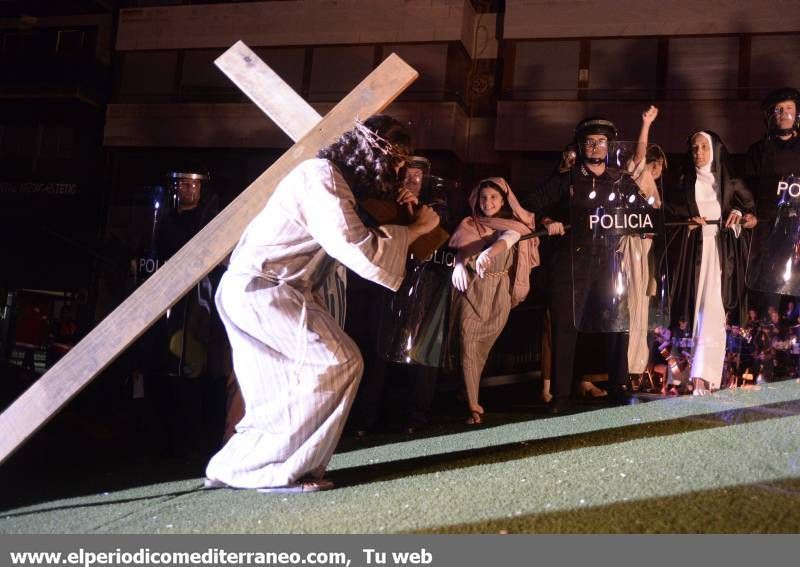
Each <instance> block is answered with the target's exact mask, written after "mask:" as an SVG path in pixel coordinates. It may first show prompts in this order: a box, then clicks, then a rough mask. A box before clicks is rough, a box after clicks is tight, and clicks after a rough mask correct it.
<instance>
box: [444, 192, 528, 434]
mask: <svg viewBox="0 0 800 567" xmlns="http://www.w3.org/2000/svg"><path fill="white" fill-rule="evenodd" d="M469 203H470V207H471V209H472V215H471V216H469V217H467V218H465V219H464V220H462V221H461V224H460V225H459V226H458V228H457V229H456V231H455V233H454V234H453V236H452V238H451V239H450V246H452V247H453V248H456V249H457V251H458V252H457V254H456V265H455V267H454V269H453V285H454V286H455V288H456V289H457V290H458V292H459V293H458V295H457V296H456V301H455V303H456V312H457V317H458V322H459V331H460V336H459V338H460V347H461V366H462V370H463V373H464V386H465V387H466V391H467V402H468V404H469V412H470V417H469V419H468V420H467V423H468V424H473V425H474V424H479V423H481V422H482V421H483V407H481V405H480V404H479V403H478V390H479V386H480V380H481V374H482V372H483V367H484V365H485V364H486V359H487V357H488V356H489V351H490V350H491V349H492V346H493V345H494V343H495V341H496V340H497V337H498V336H500V332H501V331H502V330H503V327H505V324H506V321H508V314H509V312H510V311H511V309H512V308H513V307H515V306H516V305H517V304H519V303H521V302H522V301H524V300H525V297H527V295H528V291H529V289H530V271H531V269H532V268H533V267H535V266H538V265H539V242H538V240H537V239H530V240H523V241H519V238H520V236H522V235H523V234H527V233H529V232H531V231H532V230H533V227H534V217H533V213H531V212H530V211H527V210H525V209H524V208H522V205H520V204H519V202H518V201H517V198H516V197H515V196H514V193H513V192H512V191H511V188H510V187H509V186H508V183H506V181H505V179H503V178H500V177H491V178H489V179H484V180H483V181H481V182H480V183H478V185H477V186H476V187H475V188H474V189H473V190H472V193H471V194H470V197H469ZM517 242H519V244H518V245H517V246H515V244H517Z"/></svg>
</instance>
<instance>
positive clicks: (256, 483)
mask: <svg viewBox="0 0 800 567" xmlns="http://www.w3.org/2000/svg"><path fill="white" fill-rule="evenodd" d="M407 251H408V229H407V228H406V227H401V226H391V225H390V226H385V227H382V228H381V229H380V230H374V229H369V228H367V227H365V226H364V224H363V223H362V222H361V220H360V219H359V217H358V215H357V214H356V211H355V198H354V196H353V193H352V191H351V190H350V187H349V186H348V185H347V183H346V182H345V180H344V178H343V177H342V176H341V174H340V173H339V171H338V170H337V169H336V168H335V167H334V166H333V165H332V164H331V163H330V162H329V161H327V160H322V159H314V160H308V161H305V162H303V163H302V164H300V165H299V166H298V167H297V168H295V169H294V170H293V171H292V172H291V173H289V175H287V176H286V178H285V179H284V180H283V181H281V183H280V184H279V185H278V187H277V188H276V190H275V192H274V194H273V195H272V198H271V199H270V200H269V202H268V203H267V205H266V207H265V208H264V210H263V211H261V213H259V214H258V216H256V218H255V219H254V220H253V221H252V222H251V223H250V225H249V226H248V227H247V229H246V230H245V232H244V234H243V235H242V238H241V239H240V241H239V243H238V245H237V247H236V249H235V250H234V252H233V255H232V257H231V262H230V266H229V268H228V271H227V272H226V273H225V275H224V276H223V279H222V282H221V283H220V286H219V289H218V291H217V295H216V302H217V306H218V308H219V313H220V316H221V317H222V320H223V322H224V323H225V328H226V330H227V332H228V337H229V339H230V343H231V348H232V351H233V363H234V370H235V372H236V377H237V379H238V381H239V385H240V387H241V390H242V394H243V396H244V400H245V415H244V418H243V419H242V421H240V422H239V424H238V425H237V427H236V433H235V434H234V435H233V437H231V439H230V440H229V441H228V442H227V444H226V445H225V446H224V447H223V448H222V449H221V450H220V451H219V452H218V453H217V454H216V455H214V457H213V458H212V459H211V461H210V462H209V464H208V467H207V469H206V475H207V476H208V478H210V479H215V480H219V481H222V482H224V483H226V484H228V485H230V486H234V487H240V488H258V487H270V486H284V485H287V484H291V483H293V482H295V481H296V480H298V479H299V478H301V477H304V476H313V477H321V476H322V474H323V473H324V471H325V468H326V466H327V464H328V461H329V460H330V458H331V455H332V454H333V451H334V449H335V447H336V444H337V442H338V440H339V437H340V435H341V432H342V427H343V426H344V422H345V419H346V418H347V414H348V413H349V411H350V406H351V405H352V402H353V399H354V398H355V395H356V389H357V388H358V383H359V380H360V379H361V374H362V370H363V362H362V359H361V354H360V353H359V351H358V347H357V346H356V345H355V343H354V342H353V341H352V339H350V337H348V336H347V335H346V334H345V333H344V331H342V329H341V327H340V326H339V325H338V324H337V322H336V321H335V320H334V318H333V317H332V316H331V315H330V313H329V312H328V310H327V309H326V306H325V303H324V299H323V297H322V293H321V288H322V284H323V282H324V281H325V280H326V278H328V277H329V275H330V273H331V271H332V270H335V269H336V267H337V266H338V263H339V262H341V263H342V264H344V265H346V266H347V267H349V268H350V269H352V270H353V271H354V272H356V273H358V274H359V275H360V276H362V277H364V278H366V279H369V280H371V281H373V282H376V283H379V284H381V285H384V286H385V287H388V288H390V289H393V290H397V288H398V287H399V286H400V283H401V282H402V279H403V275H404V272H405V259H406V255H407Z"/></svg>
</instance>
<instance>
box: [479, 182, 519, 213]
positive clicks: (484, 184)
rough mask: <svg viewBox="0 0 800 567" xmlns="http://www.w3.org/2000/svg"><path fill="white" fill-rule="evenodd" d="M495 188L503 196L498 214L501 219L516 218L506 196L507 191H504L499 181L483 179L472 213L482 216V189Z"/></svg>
mask: <svg viewBox="0 0 800 567" xmlns="http://www.w3.org/2000/svg"><path fill="white" fill-rule="evenodd" d="M487 187H488V188H490V189H494V190H495V191H497V192H498V193H500V195H502V197H503V206H502V207H500V210H499V211H498V212H497V216H498V217H499V218H501V219H513V218H514V211H512V210H511V205H509V204H508V198H507V197H506V193H505V191H503V189H502V187H500V186H499V185H498V184H497V183H493V182H491V181H483V182H481V184H480V185H479V186H478V198H477V199H475V210H474V211H472V213H473V214H474V215H475V216H479V217H482V216H484V215H483V211H481V191H482V190H484V189H486V188H487Z"/></svg>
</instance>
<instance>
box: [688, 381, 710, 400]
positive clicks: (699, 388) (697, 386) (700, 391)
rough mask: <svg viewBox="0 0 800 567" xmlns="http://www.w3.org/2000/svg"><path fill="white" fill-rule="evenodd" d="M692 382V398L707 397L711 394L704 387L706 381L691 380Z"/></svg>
mask: <svg viewBox="0 0 800 567" xmlns="http://www.w3.org/2000/svg"><path fill="white" fill-rule="evenodd" d="M692 381H693V382H694V386H693V388H692V395H693V396H707V395H708V394H710V393H711V390H709V389H708V388H707V387H706V381H705V380H703V379H702V378H692Z"/></svg>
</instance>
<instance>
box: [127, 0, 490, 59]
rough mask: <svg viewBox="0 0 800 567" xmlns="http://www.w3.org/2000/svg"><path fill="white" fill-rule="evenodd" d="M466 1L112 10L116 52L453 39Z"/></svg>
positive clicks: (468, 9) (467, 11) (360, 0)
mask: <svg viewBox="0 0 800 567" xmlns="http://www.w3.org/2000/svg"><path fill="white" fill-rule="evenodd" d="M472 12H473V9H472V5H471V4H470V3H469V0H403V1H401V2H396V1H387V0H287V1H284V2H253V3H241V4H235V3H234V4H227V3H226V4H210V5H196V6H175V7H157V8H131V9H125V10H120V18H119V30H118V33H117V50H120V51H126V50H137V49H179V48H181V49H192V48H208V47H228V46H230V45H232V44H233V43H235V42H236V41H237V40H242V41H244V42H245V43H246V44H248V45H250V46H269V45H326V44H369V43H399V42H417V41H458V40H461V39H462V28H463V25H464V22H465V19H466V21H467V22H471V21H472V20H473V19H474V18H473V14H472Z"/></svg>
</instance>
